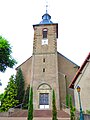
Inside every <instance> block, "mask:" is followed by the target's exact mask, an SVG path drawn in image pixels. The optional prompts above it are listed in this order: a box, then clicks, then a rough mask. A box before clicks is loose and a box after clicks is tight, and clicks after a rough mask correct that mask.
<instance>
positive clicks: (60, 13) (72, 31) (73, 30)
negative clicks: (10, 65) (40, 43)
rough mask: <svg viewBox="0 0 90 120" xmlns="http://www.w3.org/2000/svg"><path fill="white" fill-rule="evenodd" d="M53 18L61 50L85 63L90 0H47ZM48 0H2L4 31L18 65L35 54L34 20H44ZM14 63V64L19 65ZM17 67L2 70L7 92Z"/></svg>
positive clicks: (0, 89) (89, 40)
mask: <svg viewBox="0 0 90 120" xmlns="http://www.w3.org/2000/svg"><path fill="white" fill-rule="evenodd" d="M47 1H48V13H49V14H50V15H51V20H52V21H53V22H54V23H58V27H59V28H58V29H59V30H58V40H57V44H58V45H57V46H58V51H59V52H60V53H61V54H63V55H64V56H66V57H67V58H69V59H70V60H71V61H73V62H74V63H76V64H78V65H80V66H81V64H82V63H83V61H84V60H85V58H86V56H87V55H88V53H89V52H90V0H47ZM45 6H46V1H45V0H0V35H1V36H3V37H4V38H6V39H7V40H8V41H9V43H10V44H11V46H12V51H13V54H12V55H13V57H14V58H15V59H16V60H17V61H18V64H17V65H16V66H15V67H17V66H18V65H20V64H21V63H22V62H24V61H25V60H26V59H28V58H29V57H30V56H31V55H32V48H33V32H34V31H33V27H32V25H33V24H38V23H39V22H40V21H41V20H42V15H43V14H44V13H45V11H46V8H45ZM15 67H14V68H15ZM12 74H15V70H14V69H7V71H6V72H5V73H0V79H1V81H2V87H1V86H0V93H1V92H3V90H4V88H5V87H6V85H7V82H8V80H9V78H10V76H11V75H12Z"/></svg>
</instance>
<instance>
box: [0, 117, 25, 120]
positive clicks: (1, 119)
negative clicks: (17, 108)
mask: <svg viewBox="0 0 90 120" xmlns="http://www.w3.org/2000/svg"><path fill="white" fill-rule="evenodd" d="M0 120H27V117H0Z"/></svg>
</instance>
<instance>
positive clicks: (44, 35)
mask: <svg viewBox="0 0 90 120" xmlns="http://www.w3.org/2000/svg"><path fill="white" fill-rule="evenodd" d="M47 31H48V30H47V28H44V29H43V38H44V39H45V38H47Z"/></svg>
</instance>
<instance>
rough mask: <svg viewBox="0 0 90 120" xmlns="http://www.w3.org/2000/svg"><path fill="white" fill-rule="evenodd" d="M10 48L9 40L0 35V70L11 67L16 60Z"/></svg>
mask: <svg viewBox="0 0 90 120" xmlns="http://www.w3.org/2000/svg"><path fill="white" fill-rule="evenodd" d="M11 53H12V48H11V46H10V44H9V42H8V41H7V40H6V39H4V38H2V37H1V36H0V71H1V72H4V71H5V70H6V68H7V67H10V68H13V66H14V65H15V64H16V60H15V59H14V58H13V57H12V56H11Z"/></svg>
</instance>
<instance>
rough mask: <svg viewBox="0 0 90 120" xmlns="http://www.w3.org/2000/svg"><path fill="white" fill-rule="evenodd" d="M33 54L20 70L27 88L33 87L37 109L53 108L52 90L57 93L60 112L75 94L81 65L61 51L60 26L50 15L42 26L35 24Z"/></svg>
mask: <svg viewBox="0 0 90 120" xmlns="http://www.w3.org/2000/svg"><path fill="white" fill-rule="evenodd" d="M33 28H34V39H33V54H32V56H31V57H30V58H29V59H27V60H26V61H25V62H23V63H22V64H21V65H20V66H18V67H17V68H16V70H18V69H19V68H21V70H22V72H23V75H24V79H25V88H27V86H28V85H29V84H30V86H32V87H33V104H34V109H35V110H38V109H50V110H51V109H52V90H53V89H54V90H55V94H56V107H57V109H58V110H60V109H61V108H62V105H65V104H66V96H67V95H68V94H71V95H72V96H73V95H74V94H73V91H71V90H70V89H69V88H68V85H69V84H70V82H71V80H72V78H73V77H74V75H75V73H76V72H77V70H78V67H79V66H78V65H76V64H75V63H73V62H72V61H71V60H69V59H68V58H66V57H65V56H63V55H62V54H61V53H59V52H57V38H58V23H53V22H52V21H51V16H50V15H49V14H48V13H47V12H46V13H45V14H44V15H43V16H42V21H41V22H40V23H39V24H35V25H33Z"/></svg>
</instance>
